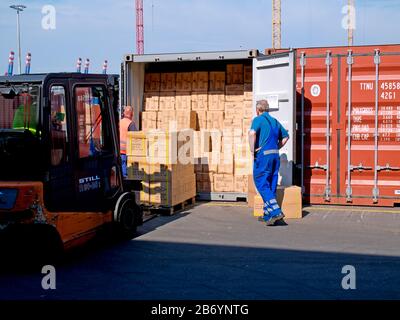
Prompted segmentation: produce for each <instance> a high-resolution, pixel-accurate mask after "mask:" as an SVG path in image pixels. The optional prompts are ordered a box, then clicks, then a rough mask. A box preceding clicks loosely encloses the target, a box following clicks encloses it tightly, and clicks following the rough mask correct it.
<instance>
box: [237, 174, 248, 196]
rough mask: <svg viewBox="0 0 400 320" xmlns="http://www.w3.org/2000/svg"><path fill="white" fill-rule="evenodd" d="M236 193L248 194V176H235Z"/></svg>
mask: <svg viewBox="0 0 400 320" xmlns="http://www.w3.org/2000/svg"><path fill="white" fill-rule="evenodd" d="M234 191H235V192H239V193H247V192H248V178H247V176H238V175H235V186H234Z"/></svg>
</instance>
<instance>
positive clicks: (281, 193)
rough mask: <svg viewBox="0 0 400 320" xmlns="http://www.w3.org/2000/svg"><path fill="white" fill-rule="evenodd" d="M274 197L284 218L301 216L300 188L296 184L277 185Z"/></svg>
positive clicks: (298, 217)
mask: <svg viewBox="0 0 400 320" xmlns="http://www.w3.org/2000/svg"><path fill="white" fill-rule="evenodd" d="M276 197H277V201H278V204H279V206H280V207H281V209H282V212H283V213H284V215H285V219H301V218H303V209H302V195H301V188H300V187H297V186H291V187H278V189H277V192H276Z"/></svg>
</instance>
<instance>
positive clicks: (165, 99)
mask: <svg viewBox="0 0 400 320" xmlns="http://www.w3.org/2000/svg"><path fill="white" fill-rule="evenodd" d="M159 110H160V111H173V110H175V92H161V93H160V104H159Z"/></svg>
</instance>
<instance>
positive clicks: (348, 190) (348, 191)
mask: <svg viewBox="0 0 400 320" xmlns="http://www.w3.org/2000/svg"><path fill="white" fill-rule="evenodd" d="M348 52H349V54H348V56H347V66H348V95H347V101H348V104H347V188H346V201H347V202H351V198H352V194H353V190H352V188H351V171H352V167H353V166H352V165H351V133H352V132H351V112H352V105H351V102H352V100H351V94H352V92H351V84H352V71H353V69H352V66H353V63H354V58H353V51H352V50H349V51H348ZM353 168H354V167H353Z"/></svg>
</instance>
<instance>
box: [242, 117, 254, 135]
mask: <svg viewBox="0 0 400 320" xmlns="http://www.w3.org/2000/svg"><path fill="white" fill-rule="evenodd" d="M252 122H253V120H252V119H243V122H242V128H243V136H245V137H248V135H249V131H250V128H251V124H252Z"/></svg>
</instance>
